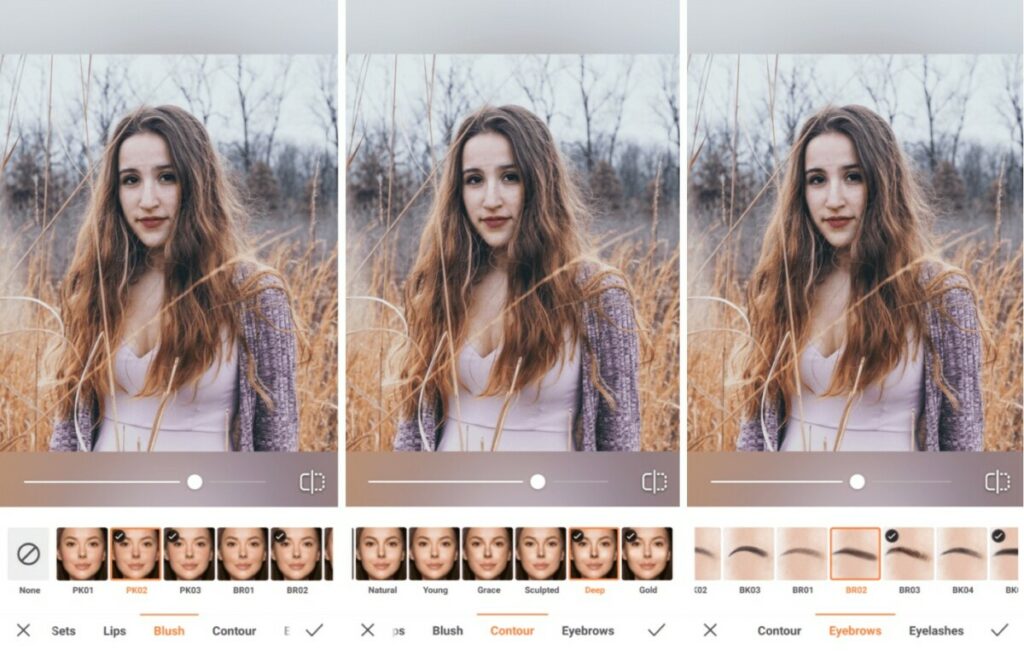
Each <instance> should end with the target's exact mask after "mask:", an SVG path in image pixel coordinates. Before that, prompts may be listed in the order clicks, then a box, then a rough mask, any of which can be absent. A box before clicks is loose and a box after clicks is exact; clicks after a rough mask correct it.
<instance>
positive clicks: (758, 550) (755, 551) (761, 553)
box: [729, 545, 768, 558]
mask: <svg viewBox="0 0 1024 651" xmlns="http://www.w3.org/2000/svg"><path fill="white" fill-rule="evenodd" d="M740 552H750V553H751V554H754V555H756V556H760V557H761V558H767V557H768V552H766V551H765V550H763V549H761V548H760V547H754V546H752V545H741V546H739V547H737V548H736V549H734V550H732V551H731V552H729V556H732V555H733V554H738V553H740Z"/></svg>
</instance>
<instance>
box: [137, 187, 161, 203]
mask: <svg viewBox="0 0 1024 651" xmlns="http://www.w3.org/2000/svg"><path fill="white" fill-rule="evenodd" d="M159 203H160V202H159V201H157V198H156V188H155V187H154V185H153V183H150V182H148V181H142V195H141V196H140V197H139V207H140V208H156V207H157V206H158V205H159Z"/></svg>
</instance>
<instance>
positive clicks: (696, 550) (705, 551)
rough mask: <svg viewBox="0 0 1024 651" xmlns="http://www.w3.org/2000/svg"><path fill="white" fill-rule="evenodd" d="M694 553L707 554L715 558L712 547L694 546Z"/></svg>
mask: <svg viewBox="0 0 1024 651" xmlns="http://www.w3.org/2000/svg"><path fill="white" fill-rule="evenodd" d="M693 553H694V554H704V555H705V556H710V557H711V558H715V555H714V553H713V552H712V551H711V550H710V549H707V548H705V547H694V548H693Z"/></svg>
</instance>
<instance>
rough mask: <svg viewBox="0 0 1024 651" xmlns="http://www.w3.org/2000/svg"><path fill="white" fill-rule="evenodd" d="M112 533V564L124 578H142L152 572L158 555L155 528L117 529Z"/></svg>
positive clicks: (157, 539)
mask: <svg viewBox="0 0 1024 651" xmlns="http://www.w3.org/2000/svg"><path fill="white" fill-rule="evenodd" d="M118 531H119V532H121V533H123V534H124V535H122V536H118V534H116V533H115V534H114V544H113V551H114V564H115V565H117V569H118V570H119V571H120V572H121V576H122V577H124V578H126V579H144V578H146V577H148V576H149V575H150V574H152V572H153V568H155V567H156V561H157V559H158V558H159V557H160V537H159V532H158V531H157V530H156V529H118Z"/></svg>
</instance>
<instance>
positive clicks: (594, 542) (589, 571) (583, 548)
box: [572, 529, 618, 579]
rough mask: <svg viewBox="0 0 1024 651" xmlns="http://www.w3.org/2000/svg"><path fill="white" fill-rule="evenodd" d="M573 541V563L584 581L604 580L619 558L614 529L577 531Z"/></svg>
mask: <svg viewBox="0 0 1024 651" xmlns="http://www.w3.org/2000/svg"><path fill="white" fill-rule="evenodd" d="M574 531H576V532H579V535H574V536H573V539H572V562H573V565H574V566H575V567H576V571H577V572H579V573H580V576H582V577H583V578H584V579H603V578H604V577H605V576H607V575H608V573H609V572H611V570H612V568H613V567H614V566H615V561H616V558H617V556H618V555H617V554H616V547H617V545H616V544H615V530H614V529H576V530H574Z"/></svg>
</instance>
